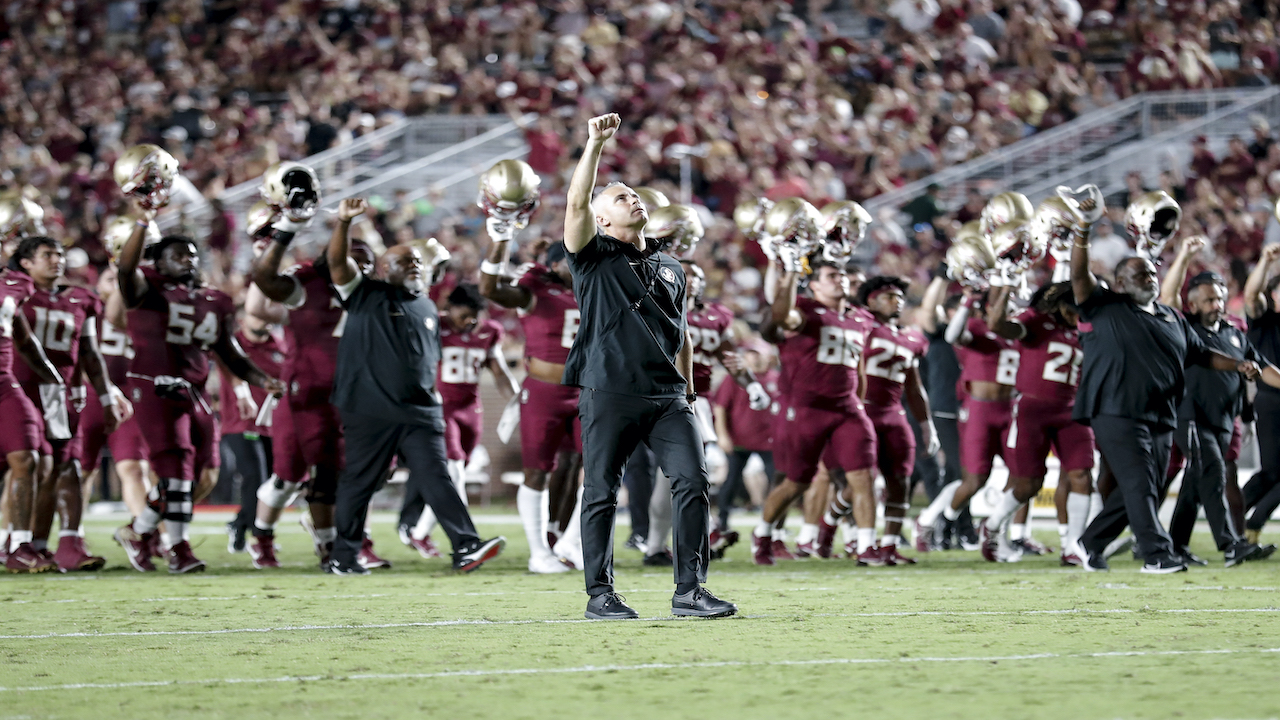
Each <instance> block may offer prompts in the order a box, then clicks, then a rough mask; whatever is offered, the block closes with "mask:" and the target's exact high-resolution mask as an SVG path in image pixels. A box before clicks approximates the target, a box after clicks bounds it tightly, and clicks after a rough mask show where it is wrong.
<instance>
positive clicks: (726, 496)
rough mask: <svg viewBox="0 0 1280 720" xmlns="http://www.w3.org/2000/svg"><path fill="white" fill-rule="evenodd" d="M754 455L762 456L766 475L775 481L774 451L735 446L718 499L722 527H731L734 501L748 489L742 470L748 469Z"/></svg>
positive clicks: (771, 480)
mask: <svg viewBox="0 0 1280 720" xmlns="http://www.w3.org/2000/svg"><path fill="white" fill-rule="evenodd" d="M752 455H759V456H760V462H762V463H764V474H765V477H767V478H769V481H770V482H773V453H771V452H768V451H765V452H756V451H755V450H743V449H742V448H734V449H733V453H731V454H730V455H729V468H728V470H729V471H728V474H726V475H725V476H724V483H723V484H722V485H720V497H719V498H718V500H719V505H720V527H721V529H727V528H728V527H729V511H730V510H732V509H733V501H734V499H735V498H737V496H738V495H739V494H741V493H742V492H743V491H745V490H746V483H744V482H743V481H742V471H743V470H744V469H746V467H747V461H748V460H750V459H751V456H752Z"/></svg>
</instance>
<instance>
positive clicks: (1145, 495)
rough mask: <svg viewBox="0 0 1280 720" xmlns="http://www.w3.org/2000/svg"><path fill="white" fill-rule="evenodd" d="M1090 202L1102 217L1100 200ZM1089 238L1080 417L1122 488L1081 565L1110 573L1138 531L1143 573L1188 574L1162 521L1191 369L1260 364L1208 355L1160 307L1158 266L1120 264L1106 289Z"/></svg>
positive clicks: (1082, 239) (1079, 247)
mask: <svg viewBox="0 0 1280 720" xmlns="http://www.w3.org/2000/svg"><path fill="white" fill-rule="evenodd" d="M1089 202H1093V204H1094V207H1095V208H1096V216H1100V214H1101V210H1102V207H1101V199H1100V198H1098V199H1097V200H1096V201H1089ZM1089 232H1090V231H1089V229H1087V228H1086V229H1085V230H1084V232H1083V233H1082V234H1080V235H1078V236H1077V237H1076V238H1075V239H1074V240H1073V243H1074V245H1075V246H1074V248H1072V251H1071V288H1072V290H1073V292H1074V294H1075V299H1076V305H1078V306H1079V308H1080V339H1081V345H1082V346H1083V349H1084V366H1083V368H1082V370H1081V374H1080V388H1079V390H1078V391H1077V394H1076V409H1075V414H1074V416H1075V419H1076V420H1078V421H1080V422H1083V423H1085V424H1088V425H1092V426H1093V433H1094V437H1095V438H1096V439H1097V443H1098V449H1099V450H1101V451H1102V455H1103V456H1104V457H1105V458H1106V460H1107V462H1108V463H1109V464H1110V466H1111V469H1112V471H1113V472H1114V473H1115V477H1116V483H1117V485H1116V489H1115V491H1114V492H1112V493H1111V495H1110V496H1108V497H1107V501H1106V503H1105V504H1104V505H1103V507H1102V511H1101V512H1100V513H1098V516H1097V517H1096V518H1094V520H1093V522H1092V523H1090V524H1089V527H1088V528H1087V529H1086V530H1085V532H1084V535H1083V536H1081V538H1080V551H1081V552H1083V553H1084V555H1082V556H1081V559H1083V560H1084V561H1085V565H1084V567H1085V569H1086V570H1089V571H1097V570H1106V569H1107V562H1106V560H1105V559H1103V556H1102V552H1103V550H1104V549H1105V548H1106V546H1107V544H1108V543H1109V542H1111V541H1112V540H1114V539H1115V538H1116V536H1118V535H1119V534H1120V532H1121V531H1122V530H1124V527H1125V525H1129V526H1130V527H1131V528H1132V529H1133V536H1134V539H1135V541H1136V542H1137V549H1138V552H1139V553H1141V554H1142V556H1143V558H1144V560H1145V564H1144V565H1143V566H1142V572H1144V573H1173V572H1181V571H1185V570H1186V569H1187V566H1186V563H1185V562H1184V561H1183V558H1182V556H1181V555H1179V554H1178V552H1177V550H1176V549H1175V548H1174V547H1173V541H1172V539H1170V537H1169V533H1168V532H1166V531H1165V529H1164V527H1163V526H1161V524H1160V519H1159V518H1158V517H1157V514H1156V513H1157V510H1158V509H1159V507H1160V501H1161V499H1162V498H1163V495H1164V493H1165V491H1166V489H1167V488H1166V485H1165V468H1166V467H1168V465H1169V452H1170V448H1171V447H1172V443H1173V431H1174V429H1175V428H1176V427H1177V423H1178V420H1177V407H1178V404H1179V402H1180V401H1181V400H1182V393H1183V387H1184V372H1183V370H1184V368H1185V367H1187V366H1188V365H1193V364H1194V365H1203V366H1206V367H1211V368H1213V369H1215V370H1221V371H1224V372H1240V373H1243V374H1244V375H1246V376H1248V377H1250V378H1254V377H1256V376H1257V375H1258V366H1257V365H1255V364H1254V363H1253V362H1251V361H1248V360H1236V359H1235V358H1232V357H1230V356H1228V355H1224V354H1222V353H1221V352H1218V351H1216V350H1212V349H1210V348H1208V347H1207V346H1206V345H1205V344H1204V342H1203V341H1202V340H1201V339H1200V336H1199V335H1197V334H1196V332H1195V330H1193V329H1192V327H1191V324H1190V323H1189V322H1187V320H1186V318H1184V317H1183V316H1182V314H1181V313H1179V312H1178V311H1176V310H1174V309H1173V308H1171V307H1169V306H1168V305H1163V304H1161V303H1158V302H1156V295H1157V293H1159V291H1160V286H1159V284H1158V283H1157V282H1156V268H1155V266H1154V265H1152V264H1151V262H1150V261H1149V260H1146V259H1144V258H1140V257H1129V258H1126V259H1124V260H1122V261H1120V264H1119V265H1117V266H1116V271H1115V289H1114V290H1109V289H1106V288H1103V287H1102V286H1100V285H1099V284H1098V280H1097V278H1095V277H1094V275H1093V273H1091V272H1090V271H1089V243H1088V237H1089Z"/></svg>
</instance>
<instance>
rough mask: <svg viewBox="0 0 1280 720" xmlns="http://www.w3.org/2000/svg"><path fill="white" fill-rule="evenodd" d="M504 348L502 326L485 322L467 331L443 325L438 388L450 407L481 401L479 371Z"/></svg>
mask: <svg viewBox="0 0 1280 720" xmlns="http://www.w3.org/2000/svg"><path fill="white" fill-rule="evenodd" d="M501 347H502V326H501V325H499V324H498V323H496V322H494V321H493V320H482V321H480V322H479V323H477V324H476V326H475V327H473V328H471V330H469V331H467V332H458V331H457V330H454V329H453V326H452V325H450V324H449V322H448V320H445V319H443V318H441V322H440V375H439V377H440V381H439V383H438V385H437V387H438V388H439V390H440V396H441V397H442V398H444V405H445V407H447V408H457V407H469V406H471V405H476V404H479V402H480V371H481V370H482V369H483V368H484V365H485V363H486V362H488V361H489V359H490V358H492V357H493V356H494V353H495V352H496V351H497V350H498V349H500V348H501Z"/></svg>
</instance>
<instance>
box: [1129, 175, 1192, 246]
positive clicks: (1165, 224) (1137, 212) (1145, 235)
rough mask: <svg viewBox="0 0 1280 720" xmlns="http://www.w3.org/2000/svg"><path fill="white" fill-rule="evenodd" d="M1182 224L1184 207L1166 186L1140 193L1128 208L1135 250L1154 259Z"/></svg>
mask: <svg viewBox="0 0 1280 720" xmlns="http://www.w3.org/2000/svg"><path fill="white" fill-rule="evenodd" d="M1181 224H1182V208H1181V207H1179V206H1178V202H1177V201H1176V200H1174V199H1173V198H1172V197H1170V196H1169V194H1168V193H1166V192H1164V191H1163V190H1156V191H1154V192H1149V193H1147V194H1145V195H1143V196H1141V197H1139V198H1138V199H1137V200H1135V201H1133V202H1132V203H1131V204H1130V205H1129V207H1128V208H1126V209H1125V212H1124V226H1125V230H1127V231H1128V232H1129V235H1130V237H1132V238H1133V241H1134V250H1136V251H1137V253H1138V254H1139V255H1141V256H1142V257H1145V258H1147V259H1148V260H1151V261H1152V262H1154V261H1155V260H1156V259H1157V258H1159V257H1160V253H1161V252H1162V251H1163V250H1164V246H1165V243H1167V242H1168V241H1169V239H1170V238H1172V237H1173V236H1174V235H1176V234H1177V233H1178V227H1179V226H1180V225H1181Z"/></svg>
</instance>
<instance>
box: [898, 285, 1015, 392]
mask: <svg viewBox="0 0 1280 720" xmlns="http://www.w3.org/2000/svg"><path fill="white" fill-rule="evenodd" d="M1012 292H1013V288H1011V287H1008V286H1005V287H999V288H992V293H991V302H989V303H987V327H989V328H991V332H993V333H995V334H997V335H999V336H1000V337H1003V338H1008V339H1010V340H1021V339H1022V338H1024V337H1026V336H1027V328H1026V327H1025V326H1024V325H1023V324H1022V323H1020V322H1018V321H1017V320H1012V319H1010V318H1009V295H1010V293H1012ZM912 412H914V411H912Z"/></svg>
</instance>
